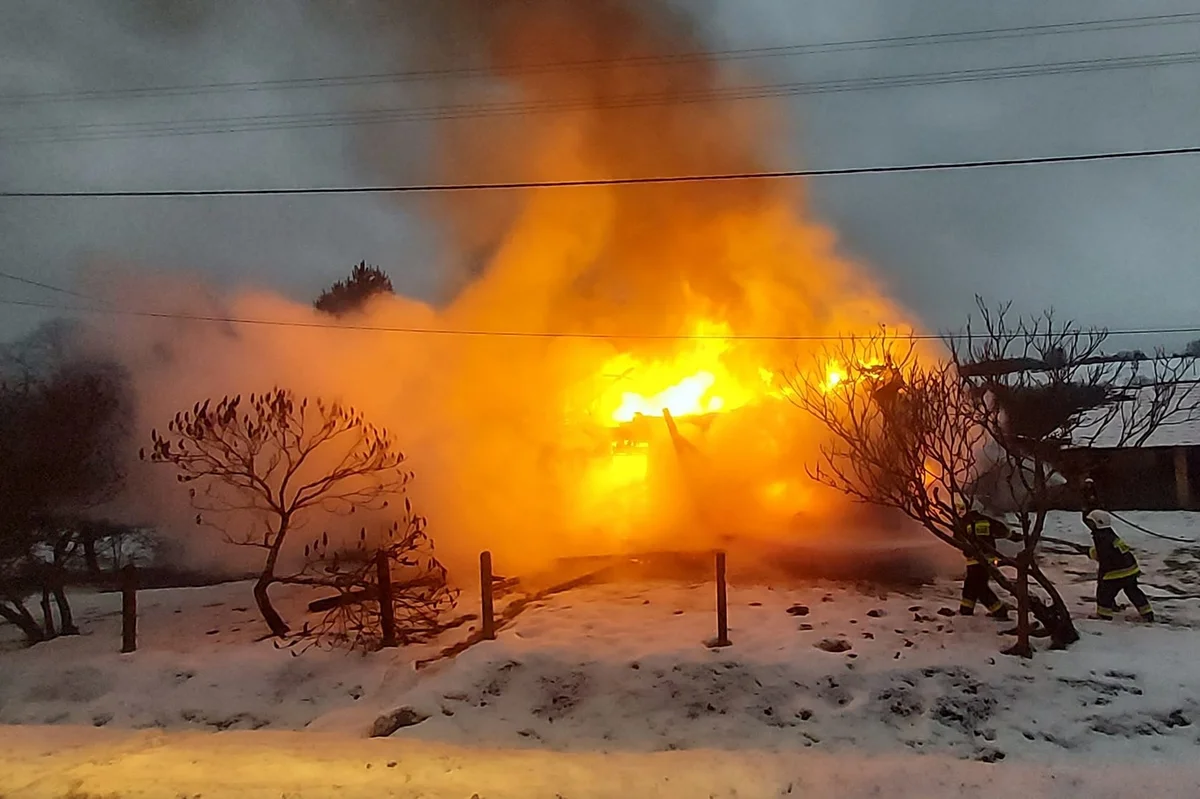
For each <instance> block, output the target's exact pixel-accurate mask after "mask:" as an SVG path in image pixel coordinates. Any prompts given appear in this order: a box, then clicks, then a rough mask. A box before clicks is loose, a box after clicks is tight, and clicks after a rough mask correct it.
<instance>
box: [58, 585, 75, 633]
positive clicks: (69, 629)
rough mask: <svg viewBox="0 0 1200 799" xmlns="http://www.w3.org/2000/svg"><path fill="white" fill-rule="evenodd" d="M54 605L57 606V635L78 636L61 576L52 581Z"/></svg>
mask: <svg viewBox="0 0 1200 799" xmlns="http://www.w3.org/2000/svg"><path fill="white" fill-rule="evenodd" d="M54 603H55V604H56V605H58V626H59V633H60V634H62V635H79V628H78V627H76V626H75V617H74V616H73V615H72V614H71V603H70V602H69V601H67V591H66V589H65V588H64V587H63V579H62V575H61V574H59V575H58V576H57V577H56V579H55V581H54Z"/></svg>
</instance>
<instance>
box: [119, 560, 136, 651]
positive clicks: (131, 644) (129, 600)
mask: <svg viewBox="0 0 1200 799" xmlns="http://www.w3.org/2000/svg"><path fill="white" fill-rule="evenodd" d="M137 590H138V575H137V567H136V566H134V565H133V564H132V563H130V564H127V565H125V566H124V567H122V569H121V652H136V651H137Z"/></svg>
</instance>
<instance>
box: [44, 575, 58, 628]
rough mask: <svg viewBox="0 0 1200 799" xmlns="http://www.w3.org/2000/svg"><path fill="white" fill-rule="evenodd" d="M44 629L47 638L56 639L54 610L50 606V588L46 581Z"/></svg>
mask: <svg viewBox="0 0 1200 799" xmlns="http://www.w3.org/2000/svg"><path fill="white" fill-rule="evenodd" d="M42 629H44V630H45V631H46V637H47V638H53V637H54V635H55V633H54V610H53V609H52V608H51V606H50V586H49V585H48V583H47V582H46V581H45V580H43V581H42Z"/></svg>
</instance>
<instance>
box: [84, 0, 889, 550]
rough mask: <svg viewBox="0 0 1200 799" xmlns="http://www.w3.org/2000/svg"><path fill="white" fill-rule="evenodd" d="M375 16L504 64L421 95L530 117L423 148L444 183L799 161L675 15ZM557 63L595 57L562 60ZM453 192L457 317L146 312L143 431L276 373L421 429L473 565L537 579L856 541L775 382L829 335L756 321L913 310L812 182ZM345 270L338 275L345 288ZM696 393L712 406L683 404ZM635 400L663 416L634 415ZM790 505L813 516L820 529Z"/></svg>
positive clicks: (184, 514) (778, 126) (429, 497)
mask: <svg viewBox="0 0 1200 799" xmlns="http://www.w3.org/2000/svg"><path fill="white" fill-rule="evenodd" d="M359 13H363V14H367V15H379V16H376V17H373V19H374V21H375V23H377V24H378V25H379V26H380V28H381V29H387V28H388V26H389V25H391V26H393V27H392V30H394V31H395V33H396V36H397V41H398V42H402V43H403V47H404V48H405V52H406V53H409V54H412V55H411V60H412V62H413V63H412V65H413V66H414V67H418V68H425V69H429V70H436V69H444V68H446V67H448V66H450V65H451V64H454V65H455V66H461V65H462V64H463V63H468V64H471V65H477V66H481V67H485V68H486V70H487V73H488V77H487V79H485V80H479V79H477V80H474V81H471V82H464V81H462V80H461V79H458V78H455V79H451V78H450V77H446V78H445V79H443V80H438V81H434V82H433V83H432V84H431V85H430V86H425V87H423V91H424V92H425V96H426V97H427V98H428V96H429V93H430V92H433V93H434V96H435V97H436V100H437V102H438V103H439V104H446V105H462V104H466V105H469V106H471V107H477V106H478V105H479V104H481V103H485V102H491V103H495V102H501V101H502V102H508V103H513V104H516V105H518V106H519V107H520V108H522V109H523V110H524V113H521V114H517V115H507V116H495V117H486V118H473V119H467V118H457V119H451V120H445V121H443V122H442V123H440V127H439V128H438V129H437V131H436V135H434V136H432V137H431V138H430V141H431V142H432V144H431V146H432V147H433V148H434V149H433V152H432V157H433V160H432V163H434V164H435V165H436V166H435V169H436V170H437V173H438V174H437V178H438V179H441V180H444V181H450V182H457V181H464V182H479V181H482V180H515V179H519V180H529V181H546V180H551V181H552V180H562V179H570V180H574V179H587V178H596V179H603V178H613V177H644V176H670V175H694V174H706V173H730V172H757V171H761V170H764V169H770V168H771V167H772V166H776V165H778V164H779V158H780V156H781V154H782V151H783V150H785V149H786V147H785V144H786V142H787V132H786V129H785V127H784V126H783V125H782V123H781V121H780V120H779V119H778V118H777V117H776V116H775V115H774V114H773V113H772V109H771V108H770V107H769V105H767V104H766V103H764V102H762V101H754V102H746V101H740V102H735V101H726V102H714V101H712V100H711V96H712V93H713V92H714V91H715V90H719V89H721V88H722V87H728V86H731V85H736V83H737V81H738V80H739V79H744V77H741V78H740V77H739V76H738V75H736V74H732V73H731V72H730V71H729V70H728V69H726V68H724V67H723V66H722V65H720V64H718V63H717V62H715V61H712V60H709V59H704V58H695V57H686V58H685V57H679V54H681V53H685V54H695V53H700V52H703V50H704V43H703V41H702V40H701V37H700V35H699V34H698V32H697V28H696V27H695V25H694V24H693V21H692V20H691V19H690V18H689V17H688V16H686V15H684V14H682V13H680V12H678V11H676V10H674V9H673V8H672V7H671V6H669V5H668V4H666V3H660V2H648V1H647V0H588V1H587V2H566V1H565V0H564V1H562V2H558V1H556V0H548V1H540V0H539V1H538V2H534V1H533V0H510V1H500V0H480V1H478V2H469V1H467V0H439V2H436V3H427V2H409V3H386V4H381V5H373V6H361V7H359ZM398 46H401V45H399V44H398ZM564 62H569V63H571V64H573V65H574V66H553V65H556V64H557V65H561V64H563V63H564ZM580 64H586V65H587V66H580ZM550 108H553V109H555V110H548V109H550ZM539 109H540V110H539ZM362 146H363V159H364V161H363V163H364V165H365V167H366V168H367V169H368V171H372V170H375V171H378V172H385V171H386V170H387V168H388V166H387V160H386V159H385V158H384V157H383V156H384V155H385V154H386V152H387V147H386V140H384V139H381V138H379V136H378V134H376V135H375V136H373V137H372V138H367V139H364V140H363V142H362ZM392 146H393V147H395V148H404V147H405V146H406V144H405V142H404V141H399V140H397V141H395V142H393V143H392ZM436 202H437V204H436V205H431V206H430V208H429V209H428V210H429V212H430V215H431V217H432V218H433V219H434V220H435V221H436V223H437V224H438V225H440V226H441V230H442V235H443V239H444V241H445V243H446V249H447V253H446V280H447V287H448V292H449V299H448V300H447V301H446V302H445V303H444V305H442V306H440V307H436V308H435V307H431V306H427V305H424V304H422V303H419V302H416V301H411V300H406V299H402V298H379V299H377V300H376V301H375V302H374V303H373V304H371V305H370V306H369V307H368V308H367V309H366V310H365V311H364V313H363V314H361V315H360V316H357V317H355V318H353V319H346V320H342V322H340V323H336V324H343V327H344V329H333V330H330V329H320V328H311V327H293V326H267V325H262V326H254V325H240V324H214V323H206V322H194V321H183V320H176V321H164V320H162V319H137V318H126V319H124V320H122V321H120V322H119V323H117V324H116V325H115V326H114V327H112V328H111V329H109V330H107V332H106V335H107V342H108V344H107V345H108V346H110V347H111V348H113V349H115V350H116V351H117V352H118V354H119V357H120V359H121V361H122V362H123V363H125V364H126V366H127V367H128V368H129V369H130V370H131V371H132V373H133V374H135V375H136V382H137V389H138V392H139V396H140V397H141V412H140V413H141V418H140V422H139V428H140V429H142V430H143V431H146V432H148V430H149V428H150V427H151V426H153V425H155V424H162V423H163V421H164V420H166V419H167V418H169V417H170V416H171V415H173V414H174V412H175V411H176V410H178V409H180V408H183V407H188V406H190V405H191V404H192V403H193V402H194V401H196V400H198V399H204V398H206V397H210V396H211V397H217V398H219V397H221V396H222V395H225V394H232V393H235V392H249V391H260V390H263V389H265V388H268V387H270V386H271V385H273V384H279V385H284V386H287V387H290V388H292V389H294V390H295V391H296V392H298V393H300V394H308V395H321V396H324V397H327V398H330V399H340V400H343V401H346V402H349V403H351V404H353V405H354V406H355V407H357V408H360V409H362V410H363V411H365V412H366V413H367V414H368V415H369V416H371V417H372V418H374V419H376V420H377V421H378V422H380V423H382V424H386V425H388V426H389V427H390V428H391V429H392V430H393V431H394V432H395V433H396V435H397V437H398V438H399V439H400V440H401V441H403V442H406V444H407V449H408V451H409V454H410V456H411V464H412V467H413V469H414V470H415V471H416V475H417V479H416V482H415V483H414V484H413V487H412V495H413V499H414V502H415V504H416V505H417V507H418V508H419V509H420V510H421V511H422V512H424V513H425V514H426V515H427V516H428V517H429V519H430V528H429V529H430V532H431V534H432V535H433V536H434V537H435V538H436V539H437V541H438V545H439V547H440V549H441V550H442V552H443V553H444V554H445V555H446V556H447V558H448V560H449V562H450V563H451V564H452V565H453V564H456V563H458V564H461V563H465V562H466V561H467V559H468V558H470V557H473V555H474V553H475V552H477V551H478V550H479V549H481V548H484V547H486V548H490V549H492V550H493V551H495V553H496V558H497V562H498V564H500V568H501V570H502V571H521V570H526V569H530V568H534V567H537V566H539V565H541V564H544V563H545V562H546V561H547V560H548V559H550V558H553V557H556V556H562V555H572V554H593V553H602V552H611V551H619V550H622V549H638V548H647V547H654V546H662V545H669V546H675V547H678V546H695V547H701V546H710V545H712V544H713V543H714V542H716V541H719V540H721V539H722V538H723V537H726V536H739V535H741V536H758V537H768V538H773V539H780V538H784V537H789V536H794V535H798V534H799V535H818V534H822V535H823V534H833V533H834V532H836V531H837V530H838V526H837V524H836V518H835V517H836V514H837V513H838V511H837V508H839V507H841V505H840V504H839V501H838V500H837V498H834V497H830V496H829V495H827V494H825V493H823V492H820V491H818V490H817V489H816V488H815V487H814V486H813V485H812V483H811V481H809V480H808V479H807V478H806V476H805V472H804V465H805V463H806V462H810V463H811V462H812V460H813V457H814V456H815V454H816V452H817V447H818V445H819V443H820V441H821V431H819V430H818V429H816V428H815V427H814V425H813V423H812V422H810V421H809V420H807V419H806V418H805V417H804V416H803V415H802V414H801V412H800V411H798V410H796V409H795V408H793V407H792V406H791V405H790V404H789V403H787V402H786V400H785V399H784V398H783V397H782V396H781V395H780V393H779V390H780V386H781V381H779V380H778V377H779V375H780V372H781V371H783V370H785V369H788V368H790V367H791V366H792V365H793V364H795V363H799V364H800V365H801V366H802V367H804V368H810V367H811V368H817V367H812V364H813V362H814V361H813V359H814V356H815V355H816V353H817V351H818V349H819V347H820V344H819V342H815V341H812V340H811V339H804V338H801V339H792V340H785V339H779V338H753V337H755V336H763V335H767V336H775V337H779V336H798V337H813V336H822V335H830V334H844V333H852V332H860V333H861V332H864V331H871V330H875V329H877V327H878V325H879V324H880V323H882V322H887V323H897V322H901V323H902V322H903V321H904V319H905V314H904V313H903V312H902V311H901V310H900V309H898V308H897V307H895V306H894V305H893V304H892V303H891V302H889V301H888V300H887V299H886V298H885V297H883V296H882V295H881V294H880V292H879V291H878V290H877V289H876V287H875V284H874V283H873V281H872V280H871V278H870V276H869V275H868V274H867V272H866V271H864V270H863V269H862V268H860V267H859V266H857V265H855V264H853V263H850V262H848V261H846V260H845V259H844V258H842V257H841V256H839V255H838V253H837V252H836V246H835V239H834V237H833V235H832V234H831V233H830V232H829V231H828V230H827V229H825V228H824V227H822V226H821V225H820V224H818V223H817V222H815V221H813V220H812V219H810V218H809V217H808V216H807V215H806V213H805V211H804V202H803V197H802V195H801V192H800V186H799V185H797V184H796V183H795V182H789V181H782V180H778V181H764V180H760V181H738V182H716V183H686V184H684V183H681V184H660V185H642V186H625V187H587V188H574V189H542V190H532V191H522V192H493V193H485V192H479V193H471V192H464V193H461V194H452V195H444V196H443V197H442V198H441V199H439V200H438V201H436ZM362 257H367V259H368V260H370V254H369V253H368V254H362V253H347V254H346V264H347V266H348V265H349V264H350V263H351V262H353V261H357V260H359V259H360V258H362ZM338 269H339V265H336V264H331V265H330V270H331V272H330V278H331V281H332V279H334V278H336V277H339V276H340V275H339V274H338V273H337V270H338ZM103 282H104V283H105V284H106V285H108V286H109V290H110V291H112V292H113V297H114V299H115V298H118V297H119V298H121V300H122V301H123V302H128V301H129V300H128V297H130V296H134V297H138V298H139V301H144V302H143V303H142V304H143V305H148V306H152V307H154V308H155V309H156V310H164V311H185V312H188V313H192V314H197V313H201V314H215V315H229V316H233V317H244V318H258V319H266V318H269V319H274V320H285V321H292V322H296V323H304V324H311V323H312V322H316V321H319V322H322V323H324V324H335V322H334V320H332V319H330V318H328V317H324V316H320V315H318V314H316V312H314V311H312V310H311V309H310V308H308V307H303V306H297V305H295V304H292V303H288V302H285V301H283V300H281V299H278V298H275V297H272V296H266V295H261V294H240V295H237V296H233V297H214V298H212V299H211V300H209V301H207V303H205V302H201V301H198V300H197V297H198V296H201V294H200V293H199V292H197V291H196V290H195V289H194V288H193V287H183V286H180V285H178V284H177V283H166V284H163V285H161V286H154V285H147V278H146V276H144V275H131V276H128V279H126V280H116V279H115V278H114V276H113V275H112V274H111V273H110V274H108V275H106V276H105V279H104V281H103ZM114 286H115V288H113V287H114ZM354 325H357V326H363V325H366V326H376V327H402V328H430V329H439V330H454V331H462V332H471V333H475V332H488V331H491V332H522V333H535V334H543V333H544V334H549V333H555V334H561V333H565V334H572V335H573V336H575V337H564V336H557V337H555V336H547V337H539V336H501V335H434V334H405V333H395V332H379V331H375V332H371V331H362V330H354V329H351V327H352V326H354ZM697 335H698V336H701V338H691V339H680V338H671V337H679V336H684V337H687V336H697ZM622 337H625V338H622ZM727 337H731V338H727ZM689 381H691V382H689ZM681 386H682V388H680V387H681ZM693 390H694V391H695V392H697V395H696V396H695V397H694V398H693V399H694V401H693V399H685V400H679V399H678V398H679V396H680V395H681V394H687V392H689V391H693ZM671 391H674V393H671ZM677 402H683V404H684V405H685V406H687V407H684V408H683V413H677V415H678V416H679V429H680V432H681V433H682V435H683V436H685V437H686V438H687V439H688V440H689V441H691V442H692V443H693V444H694V445H695V452H692V453H691V455H688V453H687V450H686V449H685V452H684V453H683V456H681V454H680V452H678V451H677V449H676V447H674V446H672V443H671V439H670V438H669V436H668V433H667V427H666V424H665V423H664V420H663V419H661V418H658V417H657V416H654V415H653V414H658V413H659V411H660V410H661V408H660V407H655V405H656V404H659V405H668V406H670V405H671V404H672V403H677ZM639 403H640V405H639ZM634 408H637V409H639V410H642V411H644V412H645V413H647V414H650V415H648V416H647V417H646V418H644V419H638V418H637V417H633V416H632V409H634ZM690 411H699V412H710V413H708V414H707V415H701V414H697V413H690ZM630 418H632V419H634V421H635V422H636V421H641V422H645V425H644V427H643V432H642V433H641V434H639V435H641V437H642V438H641V441H640V445H637V446H634V447H633V449H632V452H631V453H629V454H616V455H615V454H613V441H614V439H615V438H620V430H622V429H624V428H619V427H618V423H619V422H624V421H627V420H629V419H630ZM647 444H648V446H647ZM139 474H141V473H139ZM166 478H167V476H166V475H158V474H142V475H141V476H140V477H139V478H138V480H135V481H134V487H133V491H132V492H131V496H130V498H129V501H130V505H131V507H136V508H137V509H138V512H139V513H141V514H143V515H147V516H150V517H152V518H153V519H155V520H157V521H158V522H160V523H162V524H165V525H166V526H168V527H171V526H174V525H183V524H184V522H185V520H186V519H187V518H189V517H190V514H189V512H188V511H187V509H186V507H185V502H186V499H185V498H184V497H183V496H181V494H180V493H179V492H178V490H177V489H176V487H175V486H174V484H173V483H171V482H170V481H169V480H168V479H166ZM139 481H144V482H139ZM796 514H800V515H801V518H804V519H807V522H806V523H805V524H804V525H802V526H801V529H800V530H799V532H798V531H797V527H796V524H795V521H794V520H795V517H796ZM181 529H182V528H181ZM197 535H199V534H197ZM209 546H211V545H210V544H208V543H207V542H206V543H205V544H204V545H203V546H202V547H199V549H200V550H205V551H208V550H207V547H209ZM213 551H215V550H213Z"/></svg>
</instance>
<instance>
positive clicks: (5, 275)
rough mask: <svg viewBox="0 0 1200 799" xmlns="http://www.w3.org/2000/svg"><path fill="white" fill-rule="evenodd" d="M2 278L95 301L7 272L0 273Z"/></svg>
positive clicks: (68, 290) (67, 290)
mask: <svg viewBox="0 0 1200 799" xmlns="http://www.w3.org/2000/svg"><path fill="white" fill-rule="evenodd" d="M0 278H5V279H6V280H13V281H16V282H17V283H24V284H26V285H28V286H36V287H38V288H40V289H46V290H48V291H56V292H58V293H60V294H69V295H71V296H72V297H78V298H80V299H83V300H92V299H93V298H92V297H89V296H87V295H86V294H80V293H79V292H77V291H71V290H70V289H64V288H59V287H58V286H52V285H50V284H49V283H40V282H38V281H36V280H30V279H29V278H27V277H21V276H20V275H10V274H8V273H7V272H0Z"/></svg>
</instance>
